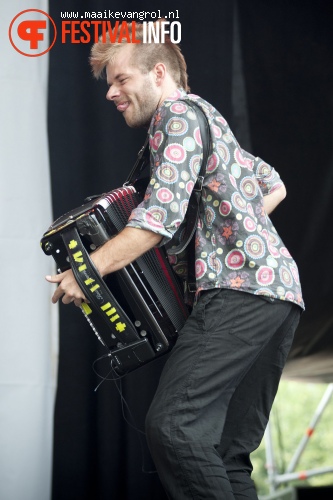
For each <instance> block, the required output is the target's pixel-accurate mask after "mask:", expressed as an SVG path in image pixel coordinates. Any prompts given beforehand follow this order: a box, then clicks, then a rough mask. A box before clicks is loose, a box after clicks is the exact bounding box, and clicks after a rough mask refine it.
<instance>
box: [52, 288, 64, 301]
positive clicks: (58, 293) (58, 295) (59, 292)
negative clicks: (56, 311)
mask: <svg viewBox="0 0 333 500" xmlns="http://www.w3.org/2000/svg"><path fill="white" fill-rule="evenodd" d="M63 294H64V292H63V290H62V289H61V288H59V287H58V288H57V289H56V291H55V292H54V294H53V297H52V303H53V304H56V303H57V302H58V300H59V299H60V298H61V297H62V296H63Z"/></svg>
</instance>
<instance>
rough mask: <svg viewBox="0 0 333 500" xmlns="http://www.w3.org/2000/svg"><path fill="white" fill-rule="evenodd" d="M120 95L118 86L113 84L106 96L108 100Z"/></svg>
mask: <svg viewBox="0 0 333 500" xmlns="http://www.w3.org/2000/svg"><path fill="white" fill-rule="evenodd" d="M119 95H120V92H119V89H118V87H117V86H116V85H111V87H110V88H109V90H108V91H107V93H106V98H107V100H108V101H113V100H114V99H116V98H117V97H119Z"/></svg>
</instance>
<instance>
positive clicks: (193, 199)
mask: <svg viewBox="0 0 333 500" xmlns="http://www.w3.org/2000/svg"><path fill="white" fill-rule="evenodd" d="M184 101H185V102H186V103H187V104H188V105H189V106H192V107H194V108H195V109H196V115H197V118H198V123H199V127H200V135H201V140H202V162H201V167H200V172H199V175H198V178H197V181H196V183H195V186H194V188H193V191H192V194H191V196H190V199H189V202H188V207H187V212H186V227H185V232H184V235H183V238H182V242H181V243H180V244H179V245H178V246H176V247H171V248H168V253H169V254H172V255H177V254H179V253H181V252H183V251H184V250H185V248H186V247H187V246H188V244H189V242H190V241H191V239H192V237H193V236H194V233H195V231H196V229H197V222H198V217H199V206H200V199H201V191H202V186H203V180H204V176H205V171H206V166H207V162H208V158H209V153H210V149H211V145H210V129H209V123H208V119H207V116H206V115H205V113H204V112H203V111H202V109H201V108H200V106H199V105H198V104H197V103H196V102H195V101H191V100H189V99H184ZM176 234H177V233H176Z"/></svg>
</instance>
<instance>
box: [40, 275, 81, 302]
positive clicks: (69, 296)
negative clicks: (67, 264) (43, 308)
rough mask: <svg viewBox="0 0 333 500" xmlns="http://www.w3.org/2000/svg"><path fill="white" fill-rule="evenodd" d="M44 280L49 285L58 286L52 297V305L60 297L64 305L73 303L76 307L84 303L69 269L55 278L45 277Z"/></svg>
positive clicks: (79, 289)
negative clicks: (54, 284) (55, 284)
mask: <svg viewBox="0 0 333 500" xmlns="http://www.w3.org/2000/svg"><path fill="white" fill-rule="evenodd" d="M45 279H46V281H48V282H49V283H58V284H59V286H58V288H57V290H56V291H55V292H54V294H53V297H52V302H53V304H56V303H57V302H58V300H59V299H60V298H61V297H62V302H63V303H64V304H70V303H71V302H74V304H75V305H76V306H78V307H79V306H80V305H81V304H82V302H84V301H86V298H85V296H84V294H83V292H82V290H81V288H80V287H79V285H78V284H77V282H76V280H75V278H74V275H73V272H72V270H71V269H69V270H68V271H65V272H64V273H61V274H57V275H56V276H45Z"/></svg>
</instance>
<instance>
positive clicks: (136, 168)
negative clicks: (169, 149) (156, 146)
mask: <svg viewBox="0 0 333 500" xmlns="http://www.w3.org/2000/svg"><path fill="white" fill-rule="evenodd" d="M148 143H149V135H148V134H147V137H146V140H145V142H144V145H143V146H142V148H141V149H140V151H139V152H138V157H137V160H136V162H135V163H134V165H133V168H132V170H131V171H130V173H129V176H128V177H127V179H126V181H125V182H124V186H127V185H128V184H134V183H135V182H136V181H137V180H138V178H139V177H140V174H141V172H142V171H143V169H144V168H145V167H146V165H147V162H148V159H149V147H148Z"/></svg>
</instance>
